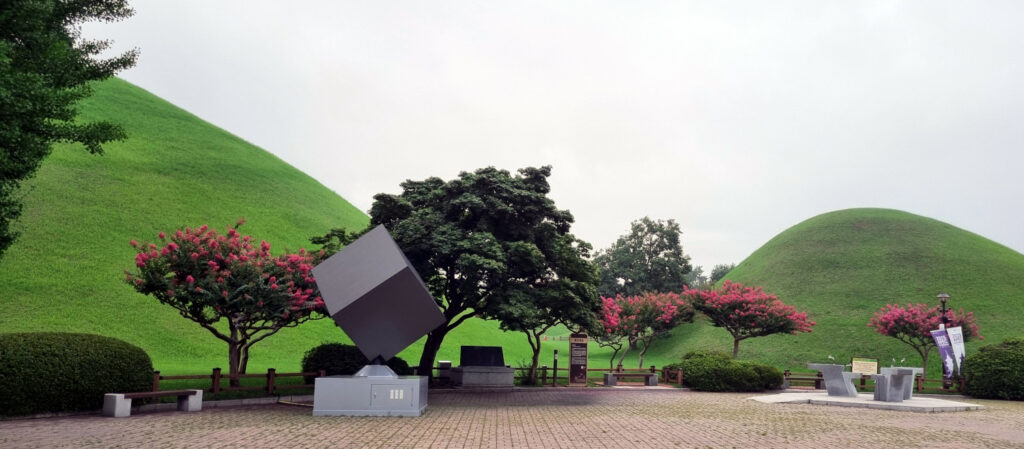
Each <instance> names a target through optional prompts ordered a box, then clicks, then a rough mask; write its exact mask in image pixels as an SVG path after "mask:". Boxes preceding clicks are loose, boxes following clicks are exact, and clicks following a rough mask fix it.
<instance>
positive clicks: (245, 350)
mask: <svg viewBox="0 0 1024 449" xmlns="http://www.w3.org/2000/svg"><path fill="white" fill-rule="evenodd" d="M251 347H252V345H251V344H244V345H242V357H241V358H240V359H239V360H238V374H245V370H246V367H248V366H249V348H251Z"/></svg>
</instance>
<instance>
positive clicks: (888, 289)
mask: <svg viewBox="0 0 1024 449" xmlns="http://www.w3.org/2000/svg"><path fill="white" fill-rule="evenodd" d="M727 278H728V279H732V280H735V281H739V282H742V283H744V284H752V285H762V286H764V287H765V290H767V291H769V292H773V293H775V294H777V295H778V296H779V298H780V299H782V300H783V301H784V302H786V303H788V304H793V305H795V306H796V307H797V308H798V309H799V310H805V311H807V312H808V314H809V315H810V318H811V319H812V320H814V321H816V322H817V323H818V324H817V326H815V328H814V331H813V332H812V333H810V334H801V335H798V336H792V335H778V336H770V337H764V338H755V339H750V340H746V341H743V342H742V343H741V344H740V358H742V359H748V360H759V361H764V362H768V363H771V364H774V365H777V366H781V367H789V368H803V367H804V366H805V364H806V363H807V362H824V361H827V359H828V356H829V355H833V356H835V357H836V359H837V360H847V361H848V360H849V359H850V357H852V356H862V357H875V358H878V359H880V362H885V364H886V366H888V363H889V362H891V359H892V358H896V360H897V361H898V360H900V359H901V358H904V357H905V358H907V362H906V364H907V365H910V364H915V365H918V366H919V365H920V358H919V357H918V356H917V353H916V352H915V351H914V350H913V349H911V348H910V347H909V346H907V345H905V344H903V343H900V342H898V341H896V340H895V339H893V338H889V337H884V336H881V335H879V334H876V333H875V332H874V330H873V329H872V328H869V327H868V326H867V322H868V320H869V319H870V318H871V316H872V314H874V312H875V311H876V310H878V309H879V308H880V307H882V306H883V305H884V304H886V303H894V302H895V303H900V304H906V303H911V302H912V303H919V302H923V303H929V304H938V301H937V300H936V298H935V295H936V294H938V293H940V292H945V293H949V294H950V295H951V296H952V298H951V300H950V306H951V307H953V308H957V309H958V308H961V307H962V308H963V309H964V310H965V311H971V312H974V314H975V316H976V318H977V321H978V325H979V327H980V330H981V334H982V335H983V336H984V337H985V340H984V341H982V342H972V343H968V345H967V351H968V353H970V352H972V351H975V350H977V347H978V346H979V345H981V344H985V343H991V342H999V341H1001V340H1002V339H1003V338H1005V337H1008V336H1013V335H1020V334H1022V332H1021V331H1020V330H1019V326H1018V323H1017V322H1016V321H1017V319H1018V318H1019V317H1020V316H1022V315H1024V255H1022V254H1020V253H1018V252H1016V251H1014V250H1011V249H1009V248H1007V247H1005V246H1002V245H1000V244H998V243H995V242H993V241H991V240H988V239H986V238H984V237H981V236H978V235H976V234H973V233H970V232H968V231H965V230H963V229H959V228H956V227H954V226H951V225H949V224H946V223H942V222H939V221H936V220H933V219H930V218H925V217H921V216H917V215H913V214H910V213H906V212H900V211H895V210H887V209H849V210H841V211H836V212H830V213H826V214H823V215H819V216H817V217H814V218H811V219H809V220H807V221H804V222H803V223H800V224H798V225H796V226H793V227H792V228H790V229H788V230H786V231H784V232H782V233H781V234H779V235H778V236H776V237H775V238H773V239H772V240H770V241H769V242H768V243H766V244H765V245H764V246H762V247H761V248H760V249H758V250H757V251H755V252H754V253H753V254H751V255H750V257H749V258H747V259H746V260H744V261H743V262H742V263H741V264H739V265H738V266H737V267H736V268H735V269H734V270H733V271H732V272H730V273H729V275H728V276H727ZM673 334H674V335H673V337H672V338H671V339H669V340H665V341H662V342H660V344H659V345H658V346H657V347H656V348H654V349H652V352H653V353H654V356H655V357H656V358H657V359H658V360H668V359H674V358H676V357H678V356H681V355H682V354H684V353H685V352H686V351H688V350H690V349H694V348H714V349H721V350H723V351H728V350H731V342H732V340H731V337H730V336H729V334H728V333H727V332H726V331H725V330H723V329H720V328H713V327H711V326H709V325H707V324H706V323H705V324H700V325H684V326H681V327H679V328H677V329H676V330H675V331H673ZM932 354H933V356H934V354H935V352H934V351H933V353H932ZM937 359H938V358H937V357H931V359H930V360H929V362H931V363H930V364H929V365H930V367H929V371H930V372H932V373H938V372H940V371H939V370H940V368H939V365H938V360H937Z"/></svg>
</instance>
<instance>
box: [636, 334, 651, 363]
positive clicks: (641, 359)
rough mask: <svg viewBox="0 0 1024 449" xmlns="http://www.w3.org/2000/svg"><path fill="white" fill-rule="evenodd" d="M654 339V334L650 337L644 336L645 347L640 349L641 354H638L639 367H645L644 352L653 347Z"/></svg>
mask: <svg viewBox="0 0 1024 449" xmlns="http://www.w3.org/2000/svg"><path fill="white" fill-rule="evenodd" d="M652 341H654V336H653V335H651V336H650V337H648V338H644V339H643V342H644V347H643V349H641V350H640V355H639V356H638V358H639V360H638V366H637V368H641V369H643V367H644V354H647V350H648V349H650V348H651V342H652Z"/></svg>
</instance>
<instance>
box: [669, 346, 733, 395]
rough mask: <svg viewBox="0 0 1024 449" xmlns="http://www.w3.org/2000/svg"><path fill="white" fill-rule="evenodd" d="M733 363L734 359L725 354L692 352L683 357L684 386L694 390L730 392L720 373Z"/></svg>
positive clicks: (681, 364)
mask: <svg viewBox="0 0 1024 449" xmlns="http://www.w3.org/2000/svg"><path fill="white" fill-rule="evenodd" d="M730 363H732V357H730V356H729V354H726V353H724V352H717V351H691V352H688V353H686V355H684V356H683V361H682V363H680V366H681V368H682V369H683V385H684V386H687V387H689V388H693V389H694V390H702V391H729V388H728V386H727V385H726V384H725V383H723V382H722V378H721V376H720V375H719V371H721V370H722V369H723V368H725V367H726V366H728V365H729V364H730Z"/></svg>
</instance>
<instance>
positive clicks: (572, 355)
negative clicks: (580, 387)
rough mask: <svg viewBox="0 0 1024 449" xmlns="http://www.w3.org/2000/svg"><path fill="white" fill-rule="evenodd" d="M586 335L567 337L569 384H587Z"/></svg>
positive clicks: (587, 339)
mask: <svg viewBox="0 0 1024 449" xmlns="http://www.w3.org/2000/svg"><path fill="white" fill-rule="evenodd" d="M589 340H590V339H589V338H588V337H587V334H570V335H569V383H587V342H588V341H589Z"/></svg>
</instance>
